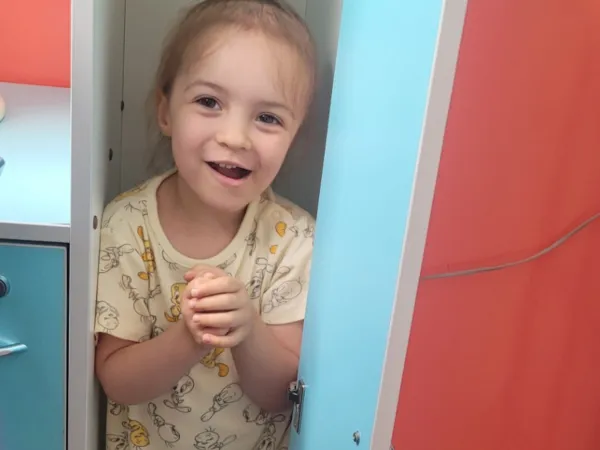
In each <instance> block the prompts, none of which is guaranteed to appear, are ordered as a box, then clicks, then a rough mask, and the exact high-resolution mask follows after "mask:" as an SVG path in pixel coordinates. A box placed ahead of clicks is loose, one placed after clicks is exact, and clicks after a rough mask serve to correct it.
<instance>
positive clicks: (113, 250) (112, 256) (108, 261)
mask: <svg viewBox="0 0 600 450" xmlns="http://www.w3.org/2000/svg"><path fill="white" fill-rule="evenodd" d="M134 251H135V250H134V249H133V247H132V246H131V245H129V244H123V245H119V246H118V247H106V248H104V249H102V250H100V263H99V267H98V271H99V272H100V273H107V272H110V271H111V270H112V269H116V268H117V267H119V266H120V265H121V257H122V256H124V255H127V254H129V253H133V252H134Z"/></svg>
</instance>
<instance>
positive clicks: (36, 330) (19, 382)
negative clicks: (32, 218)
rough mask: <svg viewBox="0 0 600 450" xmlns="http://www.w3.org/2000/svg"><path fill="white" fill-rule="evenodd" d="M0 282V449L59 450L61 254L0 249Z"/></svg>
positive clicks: (63, 355)
mask: <svg viewBox="0 0 600 450" xmlns="http://www.w3.org/2000/svg"><path fill="white" fill-rule="evenodd" d="M0 276H2V277H3V278H4V279H5V280H7V281H8V283H9V285H10V292H9V293H8V295H5V296H3V297H0V449H1V450H38V449H39V450H41V449H43V450H64V449H65V416H66V409H65V408H66V395H65V386H66V376H65V374H66V370H65V369H66V359H65V358H66V335H65V323H66V320H65V318H66V295H67V286H66V279H67V276H66V249H65V248H62V247H43V246H29V245H13V244H4V243H0ZM0 285H1V283H0ZM1 287H2V286H0V293H1V292H2V289H1ZM18 345H20V346H18ZM2 349H4V351H3V350H2ZM11 350H20V351H18V352H16V353H12V354H11V353H10V351H11Z"/></svg>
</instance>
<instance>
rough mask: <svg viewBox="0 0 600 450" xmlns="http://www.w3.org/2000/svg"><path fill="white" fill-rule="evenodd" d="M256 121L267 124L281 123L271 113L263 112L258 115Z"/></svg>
mask: <svg viewBox="0 0 600 450" xmlns="http://www.w3.org/2000/svg"><path fill="white" fill-rule="evenodd" d="M258 121H259V122H262V123H265V124H267V125H281V120H279V119H278V118H277V117H275V116H274V115H273V114H266V113H263V114H261V115H259V116H258Z"/></svg>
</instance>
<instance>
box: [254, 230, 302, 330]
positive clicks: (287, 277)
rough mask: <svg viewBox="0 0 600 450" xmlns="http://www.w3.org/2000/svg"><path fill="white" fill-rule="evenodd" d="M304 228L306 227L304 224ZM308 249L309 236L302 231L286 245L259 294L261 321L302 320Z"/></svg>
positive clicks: (289, 321) (278, 323)
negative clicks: (265, 287)
mask: <svg viewBox="0 0 600 450" xmlns="http://www.w3.org/2000/svg"><path fill="white" fill-rule="evenodd" d="M304 229H308V225H307V226H305V227H304ZM312 251H313V239H312V236H305V235H303V234H302V233H300V235H299V236H296V237H295V238H294V239H293V240H292V241H291V242H290V244H289V246H287V248H286V250H285V254H284V256H283V257H282V259H281V261H280V263H279V264H278V265H277V267H276V269H275V273H274V275H273V278H272V279H271V283H270V285H269V287H268V288H267V289H266V291H265V293H264V294H263V297H262V302H261V313H262V317H263V321H264V322H265V323H267V324H269V325H283V324H287V323H293V322H299V321H302V320H304V314H305V312H306V299H307V294H308V284H309V277H310V265H311V259H312Z"/></svg>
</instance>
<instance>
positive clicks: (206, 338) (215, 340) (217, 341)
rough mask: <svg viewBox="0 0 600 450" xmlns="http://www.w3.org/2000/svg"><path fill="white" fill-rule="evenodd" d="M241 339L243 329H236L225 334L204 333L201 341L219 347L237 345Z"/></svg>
mask: <svg viewBox="0 0 600 450" xmlns="http://www.w3.org/2000/svg"><path fill="white" fill-rule="evenodd" d="M242 339H243V331H242V330H241V329H239V328H238V329H237V330H234V331H232V332H231V333H229V334H228V335H226V336H215V335H214V334H207V333H205V334H204V335H203V336H202V343H203V344H205V345H210V346H213V347H219V348H232V347H235V346H237V345H238V344H239V343H240V342H242Z"/></svg>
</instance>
